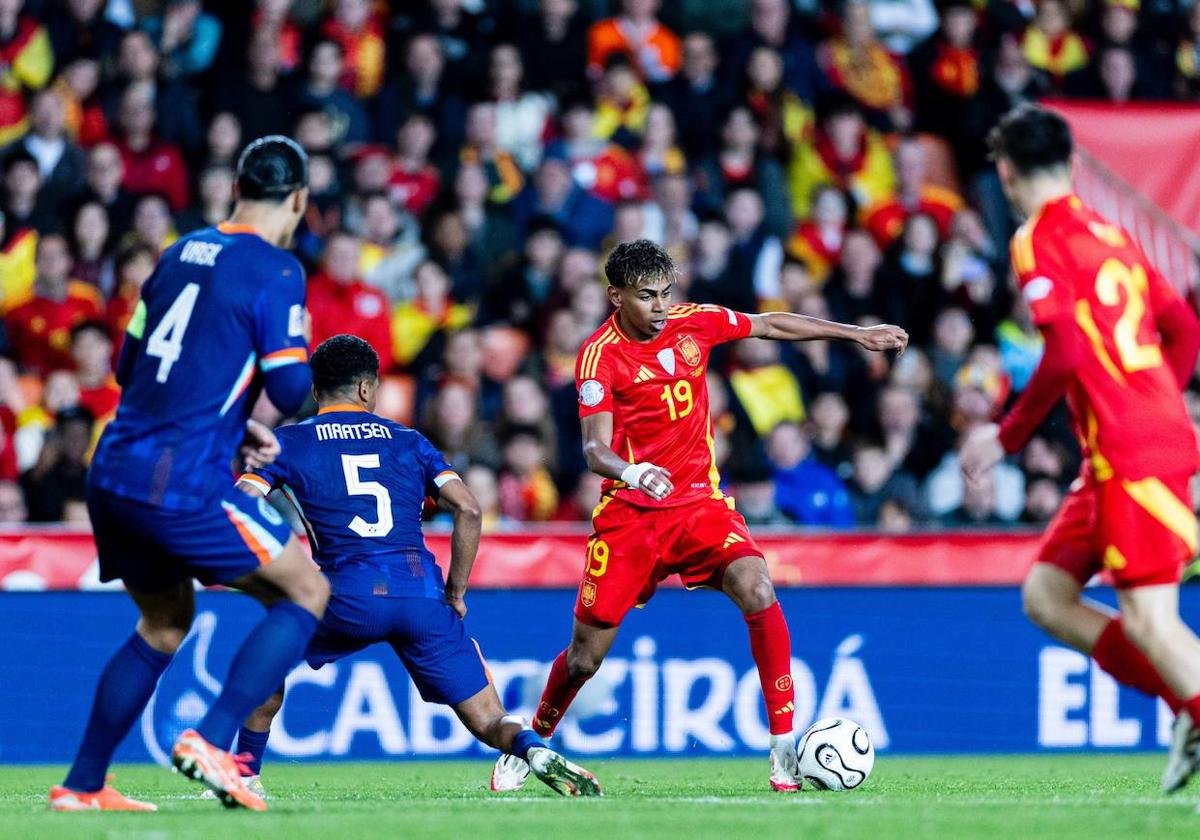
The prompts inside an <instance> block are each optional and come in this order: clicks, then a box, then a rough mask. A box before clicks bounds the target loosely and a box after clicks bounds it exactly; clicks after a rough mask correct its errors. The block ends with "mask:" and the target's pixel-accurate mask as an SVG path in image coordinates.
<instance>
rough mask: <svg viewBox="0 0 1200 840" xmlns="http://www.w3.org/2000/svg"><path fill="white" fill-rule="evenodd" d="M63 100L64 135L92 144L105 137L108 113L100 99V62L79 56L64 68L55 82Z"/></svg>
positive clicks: (88, 144)
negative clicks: (65, 130) (65, 131)
mask: <svg viewBox="0 0 1200 840" xmlns="http://www.w3.org/2000/svg"><path fill="white" fill-rule="evenodd" d="M54 89H55V90H56V91H57V92H58V95H59V97H60V98H61V99H62V101H63V107H64V116H63V122H64V125H65V126H66V129H67V136H69V137H70V138H71V139H72V140H74V141H75V142H76V143H78V144H79V145H80V146H83V147H85V148H86V147H88V146H94V145H95V144H97V143H99V142H101V141H102V140H104V139H105V138H106V137H108V117H107V116H106V115H105V113H104V108H103V106H102V105H101V103H100V62H99V61H97V60H95V59H93V58H79V59H76V60H75V61H73V62H71V63H70V64H69V65H67V66H66V67H64V68H63V70H62V72H61V73H59V74H58V79H57V80H56V81H55V82H54Z"/></svg>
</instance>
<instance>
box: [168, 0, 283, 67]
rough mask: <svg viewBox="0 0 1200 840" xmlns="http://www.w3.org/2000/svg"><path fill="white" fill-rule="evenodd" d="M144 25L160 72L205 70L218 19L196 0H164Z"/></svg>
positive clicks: (217, 31) (215, 42)
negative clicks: (159, 62)
mask: <svg viewBox="0 0 1200 840" xmlns="http://www.w3.org/2000/svg"><path fill="white" fill-rule="evenodd" d="M144 26H145V28H146V31H147V32H148V33H150V36H151V37H152V38H154V40H155V42H156V44H157V46H158V50H159V52H160V53H161V54H162V73H163V75H164V76H166V77H167V78H169V79H187V78H190V77H192V76H197V75H199V74H201V73H203V72H204V71H206V70H207V69H208V68H209V66H210V65H211V64H212V61H213V58H215V57H216V54H217V47H218V46H219V45H220V43H221V22H220V21H219V20H217V19H216V18H215V17H213V16H212V15H210V14H206V13H205V12H204V11H203V10H202V9H201V4H200V0H166V3H165V4H164V8H163V14H162V17H152V18H148V19H147V20H146V21H145V23H144ZM272 41H273V39H272ZM272 45H273V44H272ZM264 46H265V45H264Z"/></svg>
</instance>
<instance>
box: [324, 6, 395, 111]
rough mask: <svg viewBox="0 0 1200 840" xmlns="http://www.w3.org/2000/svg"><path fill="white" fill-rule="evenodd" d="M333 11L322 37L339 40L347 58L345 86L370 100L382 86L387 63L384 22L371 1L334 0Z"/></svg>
mask: <svg viewBox="0 0 1200 840" xmlns="http://www.w3.org/2000/svg"><path fill="white" fill-rule="evenodd" d="M331 6H332V9H333V12H332V14H331V15H330V16H329V18H328V19H326V21H325V23H324V24H322V25H321V36H322V37H324V38H329V39H332V40H334V41H337V42H338V43H339V44H341V46H342V52H343V54H344V55H345V57H346V62H345V69H344V70H343V71H342V87H343V88H345V89H346V90H347V91H349V92H350V93H353V94H354V95H355V96H359V97H362V98H364V99H367V98H370V97H372V96H374V95H375V94H376V93H378V92H379V89H380V86H381V85H382V84H383V71H384V64H385V62H386V60H387V57H386V45H385V43H384V22H383V19H382V15H381V14H380V12H379V10H377V9H376V8H375V7H374V4H373V3H372V2H371V0H334V2H333V3H332V4H331Z"/></svg>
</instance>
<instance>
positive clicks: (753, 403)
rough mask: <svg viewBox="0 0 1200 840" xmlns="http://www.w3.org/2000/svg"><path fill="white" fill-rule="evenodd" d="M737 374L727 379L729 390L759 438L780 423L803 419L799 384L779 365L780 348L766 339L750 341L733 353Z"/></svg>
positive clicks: (745, 341)
mask: <svg viewBox="0 0 1200 840" xmlns="http://www.w3.org/2000/svg"><path fill="white" fill-rule="evenodd" d="M734 353H735V356H736V359H737V370H735V371H734V372H733V374H731V375H730V377H729V386H730V389H731V390H732V391H733V395H734V397H735V398H736V400H737V403H738V405H739V406H741V409H742V411H743V412H744V413H745V415H746V416H747V417H748V418H749V420H750V424H751V425H752V426H753V427H754V431H755V432H756V433H757V434H758V435H759V437H766V435H767V434H768V433H769V432H770V431H771V430H772V429H774V428H775V427H776V426H778V425H779V424H780V423H784V422H790V423H799V422H800V421H802V420H803V419H804V402H803V399H802V397H801V396H800V384H799V383H798V382H797V381H796V377H795V376H793V375H792V372H791V371H790V370H788V369H787V367H786V366H784V365H783V364H781V363H780V361H779V345H778V344H777V343H776V342H773V341H768V340H767V339H765V338H749V339H746V340H744V341H741V342H739V343H738V344H737V347H736V349H735V351H734Z"/></svg>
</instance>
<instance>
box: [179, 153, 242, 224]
mask: <svg viewBox="0 0 1200 840" xmlns="http://www.w3.org/2000/svg"><path fill="white" fill-rule="evenodd" d="M234 180H235V175H234V171H233V170H232V169H230V168H229V167H227V166H220V165H213V166H206V167H205V168H204V169H203V170H202V171H201V172H200V177H199V179H198V181H199V183H198V186H197V196H196V199H197V206H193V207H192V208H189V209H188V210H187V211H185V212H184V213H182V214H180V223H179V228H180V230H182V231H183V232H184V233H187V232H189V231H193V230H196V229H198V228H202V227H209V226H211V225H218V224H220V223H221V222H224V221H226V220H227V219H228V218H229V214H230V213H231V212H232V211H233V185H234Z"/></svg>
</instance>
